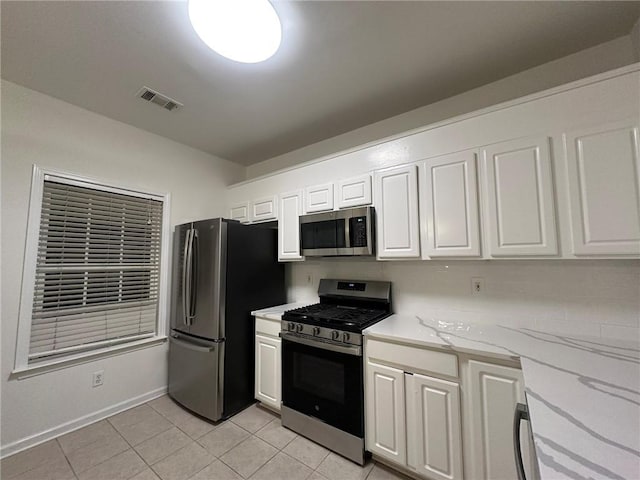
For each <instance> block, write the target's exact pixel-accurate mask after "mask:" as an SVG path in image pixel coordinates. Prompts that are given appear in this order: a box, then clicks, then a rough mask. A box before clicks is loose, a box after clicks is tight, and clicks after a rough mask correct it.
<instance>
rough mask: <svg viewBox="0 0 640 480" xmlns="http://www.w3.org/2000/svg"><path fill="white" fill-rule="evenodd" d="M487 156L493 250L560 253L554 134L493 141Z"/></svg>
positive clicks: (487, 212)
mask: <svg viewBox="0 0 640 480" xmlns="http://www.w3.org/2000/svg"><path fill="white" fill-rule="evenodd" d="M482 160H483V170H484V171H483V182H484V195H485V196H486V198H485V201H484V205H483V206H484V207H485V208H486V210H485V222H486V224H485V235H486V239H487V244H488V247H489V254H490V255H491V256H492V257H508V256H529V255H557V253H558V241H557V236H556V219H555V207H554V201H553V192H554V189H553V177H552V174H551V156H550V152H549V138H548V137H536V138H523V139H518V140H512V141H509V142H503V143H498V144H496V145H491V146H488V147H486V148H484V149H483V151H482Z"/></svg>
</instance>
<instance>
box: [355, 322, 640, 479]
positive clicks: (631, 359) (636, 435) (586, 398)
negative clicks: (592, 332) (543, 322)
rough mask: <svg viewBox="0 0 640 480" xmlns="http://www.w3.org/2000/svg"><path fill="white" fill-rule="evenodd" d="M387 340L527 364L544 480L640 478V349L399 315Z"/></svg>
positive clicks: (388, 326)
mask: <svg viewBox="0 0 640 480" xmlns="http://www.w3.org/2000/svg"><path fill="white" fill-rule="evenodd" d="M365 333H366V335H369V336H371V337H376V338H380V339H387V340H395V341H402V342H403V343H410V344H414V345H421V346H426V347H435V348H442V349H446V350H450V351H451V350H453V351H456V352H460V353H469V354H476V355H482V356H485V357H487V356H489V357H493V358H502V359H511V360H514V359H519V360H520V363H521V365H522V371H523V374H524V382H525V391H526V395H527V403H528V405H529V415H530V418H531V427H532V431H533V438H534V443H535V447H536V453H537V456H538V466H539V468H540V476H541V478H542V479H543V480H552V479H553V480H555V479H558V478H573V479H587V478H596V479H599V478H609V479H640V345H639V344H638V342H622V341H616V340H608V339H601V338H587V337H582V338H580V337H573V336H568V335H561V334H552V333H547V332H541V331H536V330H531V329H526V328H511V327H506V326H500V325H480V324H469V323H463V322H452V321H443V320H439V319H436V318H430V317H427V316H424V317H420V316H402V315H392V316H391V317H389V318H387V319H385V320H383V321H382V322H379V323H377V324H375V325H373V326H372V327H369V328H368V329H367V330H366V331H365Z"/></svg>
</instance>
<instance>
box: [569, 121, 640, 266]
mask: <svg viewBox="0 0 640 480" xmlns="http://www.w3.org/2000/svg"><path fill="white" fill-rule="evenodd" d="M565 147H566V151H567V166H568V174H569V176H568V181H569V195H570V201H571V230H572V236H573V253H574V254H575V255H612V254H613V255H616V254H618V255H636V256H637V255H640V161H639V160H638V158H639V157H640V154H639V149H638V125H637V124H634V122H627V123H619V124H613V125H603V126H600V127H595V128H590V129H584V130H580V131H575V132H571V133H567V134H565Z"/></svg>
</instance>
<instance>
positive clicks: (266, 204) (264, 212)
mask: <svg viewBox="0 0 640 480" xmlns="http://www.w3.org/2000/svg"><path fill="white" fill-rule="evenodd" d="M277 205H278V198H277V197H276V196H275V195H274V196H273V197H265V198H259V199H257V200H254V201H253V202H251V221H252V222H265V221H267V220H276V219H277V218H278V208H277Z"/></svg>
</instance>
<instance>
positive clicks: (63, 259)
mask: <svg viewBox="0 0 640 480" xmlns="http://www.w3.org/2000/svg"><path fill="white" fill-rule="evenodd" d="M33 182H34V183H33V186H32V199H31V202H32V203H31V210H30V218H29V222H30V223H29V232H28V239H27V252H26V261H25V270H24V278H23V298H22V305H21V318H20V327H19V328H20V332H19V335H18V353H17V356H16V367H17V369H21V368H29V367H33V366H39V365H42V364H43V363H44V364H48V363H51V362H58V361H60V360H61V359H63V360H66V359H68V358H70V357H72V358H77V357H78V356H83V355H86V354H87V353H94V352H96V351H98V350H100V351H102V350H104V349H112V348H113V347H114V346H119V345H126V344H131V343H132V342H140V341H142V340H145V339H149V338H154V337H157V336H158V335H160V334H164V328H162V325H163V324H164V321H161V315H160V311H161V310H163V309H160V305H163V304H164V294H162V293H163V292H164V290H166V288H163V287H164V285H162V284H163V283H164V282H163V279H164V276H163V271H164V270H166V268H164V266H165V265H164V264H165V263H166V259H165V257H166V255H165V254H164V250H165V248H163V240H164V238H165V237H166V234H167V232H168V228H167V225H166V223H167V215H166V209H167V205H166V203H167V198H166V197H167V196H162V195H154V194H147V193H141V192H137V191H132V190H126V189H123V188H117V187H114V186H111V185H104V184H99V183H97V182H94V181H91V180H87V179H79V178H78V177H75V176H70V175H64V174H60V173H52V172H44V171H42V170H41V169H39V168H38V167H34V180H33ZM27 284H28V285H27ZM25 287H26V288H25ZM27 324H28V325H27Z"/></svg>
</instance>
